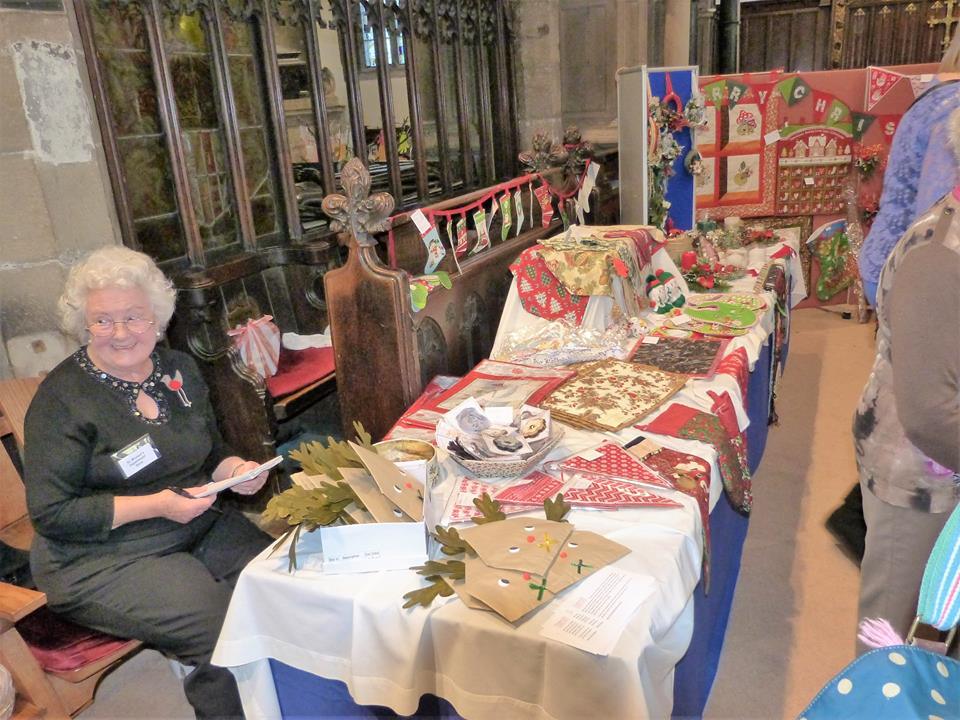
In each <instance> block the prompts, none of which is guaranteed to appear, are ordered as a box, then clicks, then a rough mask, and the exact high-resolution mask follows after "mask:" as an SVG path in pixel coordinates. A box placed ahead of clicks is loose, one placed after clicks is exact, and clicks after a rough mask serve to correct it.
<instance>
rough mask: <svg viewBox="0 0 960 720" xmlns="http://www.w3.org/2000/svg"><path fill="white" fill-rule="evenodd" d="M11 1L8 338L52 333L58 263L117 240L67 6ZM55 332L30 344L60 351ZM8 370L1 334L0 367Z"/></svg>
mask: <svg viewBox="0 0 960 720" xmlns="http://www.w3.org/2000/svg"><path fill="white" fill-rule="evenodd" d="M11 5H13V3H3V2H0V98H2V102H0V338H2V339H4V340H5V341H7V342H10V341H11V339H13V338H18V337H22V336H33V335H38V334H42V333H51V332H54V333H55V332H56V329H57V318H56V311H55V308H56V300H57V297H58V296H59V294H60V290H61V288H62V286H63V281H64V277H65V272H66V268H67V267H69V266H70V265H71V264H72V263H74V262H75V261H76V260H77V258H78V257H80V256H82V255H83V254H84V253H86V252H88V251H90V250H91V249H94V248H96V247H99V246H102V245H105V244H110V243H116V242H119V241H120V233H119V228H118V225H117V221H116V217H115V213H114V210H113V198H112V194H111V191H110V184H109V180H108V176H107V174H106V165H105V161H104V157H103V149H102V146H101V141H100V133H99V128H98V126H97V119H96V114H95V112H94V110H93V101H92V98H91V95H90V89H89V83H88V80H87V73H86V68H85V65H84V59H83V51H82V47H81V43H80V40H79V35H78V33H77V28H76V21H75V18H74V17H73V12H72V8H71V7H70V6H68V7H67V8H66V9H64V8H62V7H61V8H59V9H57V8H56V7H54V9H52V10H46V11H36V10H21V9H13V8H11V7H10V6H11ZM55 337H56V336H50V335H48V336H47V337H46V342H45V343H44V346H40V345H35V346H34V351H42V350H43V349H44V347H45V348H46V352H47V353H51V354H56V353H58V352H65V351H66V350H60V349H58V348H57V342H55V341H54V342H51V340H52V339H53V338H55ZM17 347H19V344H18V345H17ZM14 354H15V355H17V353H16V352H15V353H14ZM10 373H11V367H10V358H9V357H8V355H7V352H6V350H5V347H4V343H0V376H8V375H9V374H10Z"/></svg>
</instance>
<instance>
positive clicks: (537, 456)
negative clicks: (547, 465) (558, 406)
mask: <svg viewBox="0 0 960 720" xmlns="http://www.w3.org/2000/svg"><path fill="white" fill-rule="evenodd" d="M562 437H563V429H562V428H560V427H558V426H557V425H554V426H553V427H552V428H551V431H550V439H549V440H547V441H546V442H545V443H544V444H543V446H542V447H541V448H540V449H539V450H537V451H536V452H535V453H534V454H533V455H531V456H530V457H528V458H525V459H523V460H467V459H465V458H460V457H457V456H456V455H454V454H453V453H450V457H452V458H453V459H454V460H456V461H457V462H458V463H459V464H460V465H462V466H463V467H465V468H466V469H467V470H469V471H470V472H472V473H473V474H474V475H476V476H477V477H478V478H480V479H483V478H505V477H517V476H519V475H523V474H524V473H526V472H528V471H529V470H531V469H532V468H533V467H534V466H535V465H537V464H538V463H539V462H540V461H541V460H543V459H544V458H545V457H546V456H547V453H549V452H550V451H551V450H553V448H554V447H556V445H557V443H559V442H560V439H561V438H562Z"/></svg>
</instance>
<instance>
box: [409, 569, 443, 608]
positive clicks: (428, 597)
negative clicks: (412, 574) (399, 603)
mask: <svg viewBox="0 0 960 720" xmlns="http://www.w3.org/2000/svg"><path fill="white" fill-rule="evenodd" d="M427 582H429V583H430V584H429V585H427V586H426V587H424V588H419V589H418V590H411V591H410V592H408V593H405V594H404V596H403V599H404V600H406V602H405V603H404V604H403V607H404V608H412V607H414V606H416V605H421V606H422V607H429V606H430V603H432V602H433V601H434V600H435V599H436V598H438V597H450V596H451V595H453V588H452V587H450V584H449V583H448V582H447V581H446V580H444V579H443V578H442V577H440V576H439V575H431V576H430V577H428V578H427Z"/></svg>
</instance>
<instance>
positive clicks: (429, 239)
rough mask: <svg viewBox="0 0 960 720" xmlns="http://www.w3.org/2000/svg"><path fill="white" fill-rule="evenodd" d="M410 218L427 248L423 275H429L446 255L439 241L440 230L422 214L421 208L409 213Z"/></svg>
mask: <svg viewBox="0 0 960 720" xmlns="http://www.w3.org/2000/svg"><path fill="white" fill-rule="evenodd" d="M410 219H411V220H413V224H414V225H416V226H417V230H419V231H420V237H421V239H422V240H423V244H424V245H425V246H426V248H427V262H426V264H425V265H424V266H423V273H424V275H429V274H430V273H432V272H433V271H434V270H436V269H437V266H438V265H439V264H440V261H441V260H443V258H444V257H445V256H446V254H447V250H446V248H444V247H443V243H442V242H441V241H440V232H439V231H438V230H437V227H436V225H434V224H433V223H431V222H430V221H429V220H428V219H427V216H426V215H424V214H423V210H420V209H417V210H414V211H413V212H412V213H411V214H410Z"/></svg>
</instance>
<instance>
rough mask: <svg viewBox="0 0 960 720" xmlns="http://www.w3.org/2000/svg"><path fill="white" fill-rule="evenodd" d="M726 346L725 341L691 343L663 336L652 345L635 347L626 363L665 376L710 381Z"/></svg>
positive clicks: (690, 341)
mask: <svg viewBox="0 0 960 720" xmlns="http://www.w3.org/2000/svg"><path fill="white" fill-rule="evenodd" d="M728 343H729V340H725V339H722V338H703V339H700V340H694V339H691V338H675V337H669V336H664V337H661V338H659V340H658V341H657V342H656V343H655V344H647V343H638V344H637V347H636V349H635V350H634V353H633V357H632V358H630V359H631V360H632V361H633V362H635V363H640V364H641V365H649V366H651V367H655V368H657V369H658V370H664V371H666V372H672V373H680V374H682V375H690V376H697V377H710V376H712V375H713V373H714V372H715V371H716V369H717V365H718V364H719V363H720V358H721V357H723V353H724V350H725V349H726V347H727V344H728Z"/></svg>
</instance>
